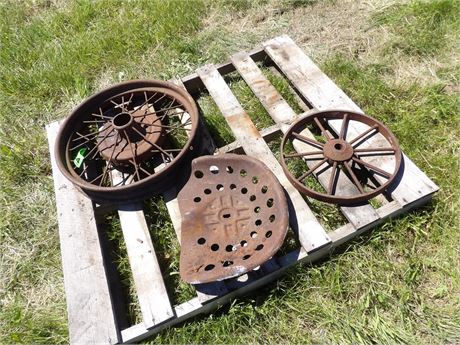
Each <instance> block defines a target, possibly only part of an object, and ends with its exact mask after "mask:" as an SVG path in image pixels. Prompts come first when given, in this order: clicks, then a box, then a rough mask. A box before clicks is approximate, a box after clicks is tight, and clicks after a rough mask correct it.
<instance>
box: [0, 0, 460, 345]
mask: <svg viewBox="0 0 460 345" xmlns="http://www.w3.org/2000/svg"><path fill="white" fill-rule="evenodd" d="M459 11H460V3H459V1H455V0H433V1H409V2H407V1H402V2H396V1H391V0H373V1H351V0H349V1H333V0H324V1H319V0H318V1H314V0H309V1H308V0H306V1H300V0H285V1H282V0H262V1H254V2H253V1H249V0H247V1H233V2H230V1H223V0H221V1H217V2H206V1H204V2H203V1H130V2H128V1H115V0H110V1H109V0H106V1H96V2H95V3H92V2H90V1H66V0H34V1H13V0H11V1H5V0H0V17H1V20H0V109H1V111H0V181H1V184H0V200H1V201H0V343H1V344H8V343H41V344H49V343H67V342H68V331H67V320H66V307H65V297H64V289H63V279H62V271H61V263H60V252H59V241H58V234H57V224H56V214H55V206H54V191H53V184H52V178H51V167H50V163H49V154H48V149H47V142H46V137H45V132H44V125H45V124H46V123H49V122H51V121H53V120H57V119H59V118H62V117H64V116H66V115H67V114H68V113H69V111H70V110H71V109H72V108H73V107H75V106H76V105H77V104H78V103H80V102H81V101H82V100H83V99H84V98H86V97H88V96H89V95H91V94H92V93H94V92H95V91H97V90H99V89H101V88H103V87H106V86H108V85H110V84H112V83H115V82H118V81H122V80H128V79H133V78H149V77H150V78H158V79H169V78H171V77H175V76H183V75H186V74H187V73H189V72H192V71H193V70H194V69H195V68H197V67H199V66H201V65H203V64H205V63H212V62H222V61H224V60H226V59H227V58H228V57H229V56H230V55H231V54H232V53H235V52H238V51H240V50H243V49H246V50H248V49H251V48H253V47H254V46H255V45H256V44H257V43H258V42H261V41H263V40H265V39H268V38H270V37H274V36H276V35H279V34H282V33H287V34H289V35H290V36H291V37H292V38H293V39H294V40H295V41H296V42H297V43H298V44H299V45H300V46H301V47H302V48H303V49H304V50H305V51H306V52H307V54H309V55H310V56H311V57H312V58H313V59H314V60H315V62H316V63H318V64H319V65H320V66H321V68H322V69H323V70H324V71H325V72H326V73H327V74H328V75H329V76H330V77H331V78H333V79H334V80H335V81H336V82H337V83H338V85H339V86H340V87H342V88H343V89H344V90H345V92H346V93H348V94H349V95H350V96H351V98H352V99H353V100H354V101H355V102H356V103H357V104H358V105H359V106H360V107H361V108H362V109H363V110H365V111H366V112H367V113H368V114H369V115H371V116H374V117H376V118H377V119H380V120H382V121H383V122H385V123H386V124H387V125H388V126H389V127H390V128H391V129H392V131H393V132H394V133H395V135H396V136H397V138H398V139H399V141H400V144H401V146H402V148H403V150H404V152H405V153H406V154H407V155H408V156H409V157H410V158H411V159H412V160H413V161H414V162H415V163H416V164H417V165H418V166H419V167H420V168H421V169H422V170H423V171H425V172H426V173H427V175H428V176H429V177H430V178H432V179H433V180H434V181H435V182H436V183H437V184H438V185H439V186H440V188H441V189H440V192H439V193H438V194H437V195H436V197H435V198H434V200H433V202H432V203H430V204H429V205H427V206H425V207H423V208H420V209H418V210H417V211H415V212H411V213H409V214H406V215H404V216H401V217H399V218H397V219H394V220H391V221H389V222H387V223H386V224H384V225H382V226H380V227H378V228H376V229H374V230H373V231H372V232H371V233H370V234H368V235H366V236H362V237H360V238H359V239H357V240H355V241H353V242H352V243H349V244H348V245H347V246H346V247H344V248H341V250H340V251H339V252H337V253H335V254H334V255H332V256H331V257H330V258H329V259H328V260H326V261H324V262H321V263H319V264H317V265H314V266H312V267H306V266H302V267H296V268H294V269H291V270H290V271H289V273H288V274H287V275H285V276H284V277H283V278H281V279H280V280H278V281H277V282H274V283H272V284H269V285H267V286H266V287H265V288H263V289H261V290H260V291H257V292H256V293H254V294H251V295H248V296H246V297H244V298H240V299H237V300H235V301H234V302H233V303H232V304H231V305H229V306H225V307H222V308H221V309H219V310H218V311H216V312H215V313H213V314H211V315H208V316H200V317H198V318H195V319H193V320H191V321H189V322H186V323H184V324H182V325H180V326H178V327H175V328H172V329H168V330H165V331H163V332H161V333H160V334H159V335H158V336H156V337H155V338H154V339H152V340H151V342H153V343H301V344H305V343H350V344H351V343H353V344H355V343H364V344H370V343H379V344H380V343H382V344H392V343H414V344H415V343H417V344H419V343H422V344H428V343H429V344H431V343H436V344H443V343H459V342H460V267H459V262H460V261H459V260H460V257H459V243H460V229H459V227H460V224H459V212H460V207H459V206H460V204H459V190H460V179H459V153H460V152H459V148H460V140H459V139H458V136H459V106H460V102H459V91H460V88H459V79H460V54H459V50H458V42H459V37H458V32H459V29H460V28H459ZM271 78H273V80H274V82H279V85H278V86H279V88H283V87H284V86H283V83H282V82H281V81H277V80H275V79H276V78H275V77H274V76H272V77H271ZM231 87H232V89H233V90H234V91H235V93H236V94H237V96H238V98H239V100H240V101H241V102H242V104H243V105H244V106H245V107H246V108H247V109H248V112H249V113H250V115H251V116H252V117H253V119H254V120H255V122H256V124H257V125H258V126H260V127H263V126H266V125H267V123H266V121H267V116H266V114H265V112H264V110H263V108H262V107H261V106H260V105H259V104H257V102H255V101H254V98H253V97H252V95H251V93H250V90H249V89H248V87H247V86H246V85H245V84H244V82H242V81H240V80H234V81H232V84H231ZM286 95H287V97H288V94H287V93H286ZM200 105H201V107H202V108H203V111H204V113H205V116H206V121H207V123H208V124H209V125H211V126H213V127H214V131H220V132H222V131H223V132H224V134H223V135H222V136H221V138H220V140H221V142H220V143H221V144H222V143H225V142H228V141H231V140H232V138H231V134H230V133H229V132H226V131H225V129H224V128H222V126H223V122H222V120H221V119H220V117H219V115H218V114H219V113H218V110H217V108H216V106H215V104H213V103H212V101H211V100H210V98H209V97H206V96H204V97H202V98H201V100H200ZM146 206H147V207H148V209H149V210H150V212H149V214H150V216H149V223H150V224H151V231H152V234H153V235H154V242H155V244H156V246H157V247H158V248H157V249H158V256H159V260H160V262H161V263H162V265H163V266H165V267H167V272H168V277H167V280H168V282H169V284H168V286H169V288H170V291H169V292H170V294H171V295H172V296H173V299H174V300H176V301H183V300H186V299H188V298H189V297H190V296H191V295H192V293H193V291H191V290H190V288H189V287H188V285H186V284H184V283H179V278H178V274H177V272H178V258H177V255H178V252H179V246H178V243H177V240H175V237H174V234H173V230H172V225H171V224H170V221H169V220H168V219H167V217H166V215H165V214H166V211H165V207H164V203H163V202H162V200H161V198H155V199H152V201H151V202H149V203H148V205H146ZM312 206H313V207H315V205H314V204H313V205H312ZM322 220H324V221H325V222H328V223H331V224H334V223H335V222H336V223H340V222H341V219H340V217H339V215H338V213H337V212H336V209H334V208H331V207H329V208H327V207H326V208H324V210H323V211H322ZM107 225H108V234H109V237H110V239H111V240H112V241H114V242H115V243H116V244H117V246H118V247H119V248H120V249H119V251H117V253H115V254H116V255H117V257H118V261H117V264H118V267H119V270H120V272H121V274H122V277H123V282H124V285H125V287H126V295H127V298H128V300H129V302H130V304H129V314H130V315H129V317H130V320H131V321H132V322H135V321H136V320H137V318H138V307H137V304H136V301H135V299H134V298H133V294H132V283H131V281H130V279H131V278H130V276H129V274H128V273H127V272H128V271H129V269H128V261H127V259H126V255H125V253H124V250H125V249H124V244H123V240H122V238H121V236H120V233H119V231H117V229H118V227H119V224H118V221H117V219H116V217H108V219H107ZM175 241H176V242H175ZM171 248H172V249H171ZM174 284H178V286H179V287H178V288H176V289H173V288H171V287H172V286H174Z"/></svg>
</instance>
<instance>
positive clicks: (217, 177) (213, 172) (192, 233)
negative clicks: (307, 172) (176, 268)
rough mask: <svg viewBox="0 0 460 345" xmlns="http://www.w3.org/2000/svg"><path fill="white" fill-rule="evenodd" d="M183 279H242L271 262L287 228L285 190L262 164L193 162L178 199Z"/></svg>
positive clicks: (232, 157) (234, 159)
mask: <svg viewBox="0 0 460 345" xmlns="http://www.w3.org/2000/svg"><path fill="white" fill-rule="evenodd" d="M177 199H178V202H179V208H180V211H181V215H182V226H181V228H182V232H181V256H180V274H181V277H182V279H184V280H185V281H187V282H190V283H193V284H198V283H206V282H211V281H216V280H223V279H226V278H230V277H235V276H239V275H241V274H243V273H245V272H248V271H250V270H252V269H254V268H256V267H257V266H259V265H261V264H262V263H264V262H265V261H267V260H268V259H269V258H271V257H272V256H273V255H274V254H275V253H276V252H277V250H278V249H279V247H280V246H281V245H282V243H283V240H284V238H285V236H286V232H287V228H288V216H289V215H288V207H287V202H286V197H285V195H284V190H283V188H282V187H281V185H280V184H279V182H278V180H277V179H276V177H275V175H274V174H273V173H272V172H271V171H270V170H269V169H268V168H267V167H266V166H265V165H264V164H263V163H261V162H260V161H258V160H256V159H254V158H251V157H248V156H244V155H236V154H222V155H217V156H204V157H199V158H196V159H194V160H193V161H192V173H191V175H190V179H189V181H188V182H187V184H186V185H185V186H184V188H183V189H182V190H181V191H180V193H179V195H178V196H177Z"/></svg>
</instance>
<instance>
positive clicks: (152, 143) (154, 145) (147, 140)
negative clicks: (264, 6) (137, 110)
mask: <svg viewBox="0 0 460 345" xmlns="http://www.w3.org/2000/svg"><path fill="white" fill-rule="evenodd" d="M133 129H134V131H135V132H137V133H138V134H139V135H141V136H142V137H143V138H144V140H145V141H146V142H148V143H149V144H150V145H152V146H153V147H155V148H156V149H157V150H159V151H160V152H162V153H164V154H166V156H168V157H169V158H170V159H171V158H173V157H170V156H169V154H168V153H167V152H166V151H165V150H163V149H162V148H161V147H160V146H158V145H157V144H155V143H154V142H152V141H150V140H149V139H147V138H146V137H145V135H143V134H142V133H141V132H139V131H138V130H137V129H136V127H133Z"/></svg>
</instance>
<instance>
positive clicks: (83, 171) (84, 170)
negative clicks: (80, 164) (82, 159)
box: [78, 164, 88, 177]
mask: <svg viewBox="0 0 460 345" xmlns="http://www.w3.org/2000/svg"><path fill="white" fill-rule="evenodd" d="M86 170H88V164H85V167H84V169H83V170H82V172H81V173H79V174H78V176H79V177H81V176H82V175H83V174H84V173H85V172H86Z"/></svg>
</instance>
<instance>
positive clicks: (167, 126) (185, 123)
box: [145, 121, 192, 131]
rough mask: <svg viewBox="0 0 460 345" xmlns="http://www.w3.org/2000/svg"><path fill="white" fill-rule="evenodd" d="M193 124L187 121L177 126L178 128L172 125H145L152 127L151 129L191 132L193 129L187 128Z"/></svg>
mask: <svg viewBox="0 0 460 345" xmlns="http://www.w3.org/2000/svg"><path fill="white" fill-rule="evenodd" d="M191 123H192V122H191V121H187V122H184V123H182V124H180V125H176V126H171V125H158V124H155V123H145V125H147V126H151V127H159V128H166V129H181V128H183V129H185V130H187V131H190V130H191V128H185V126H187V125H189V124H191Z"/></svg>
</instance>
